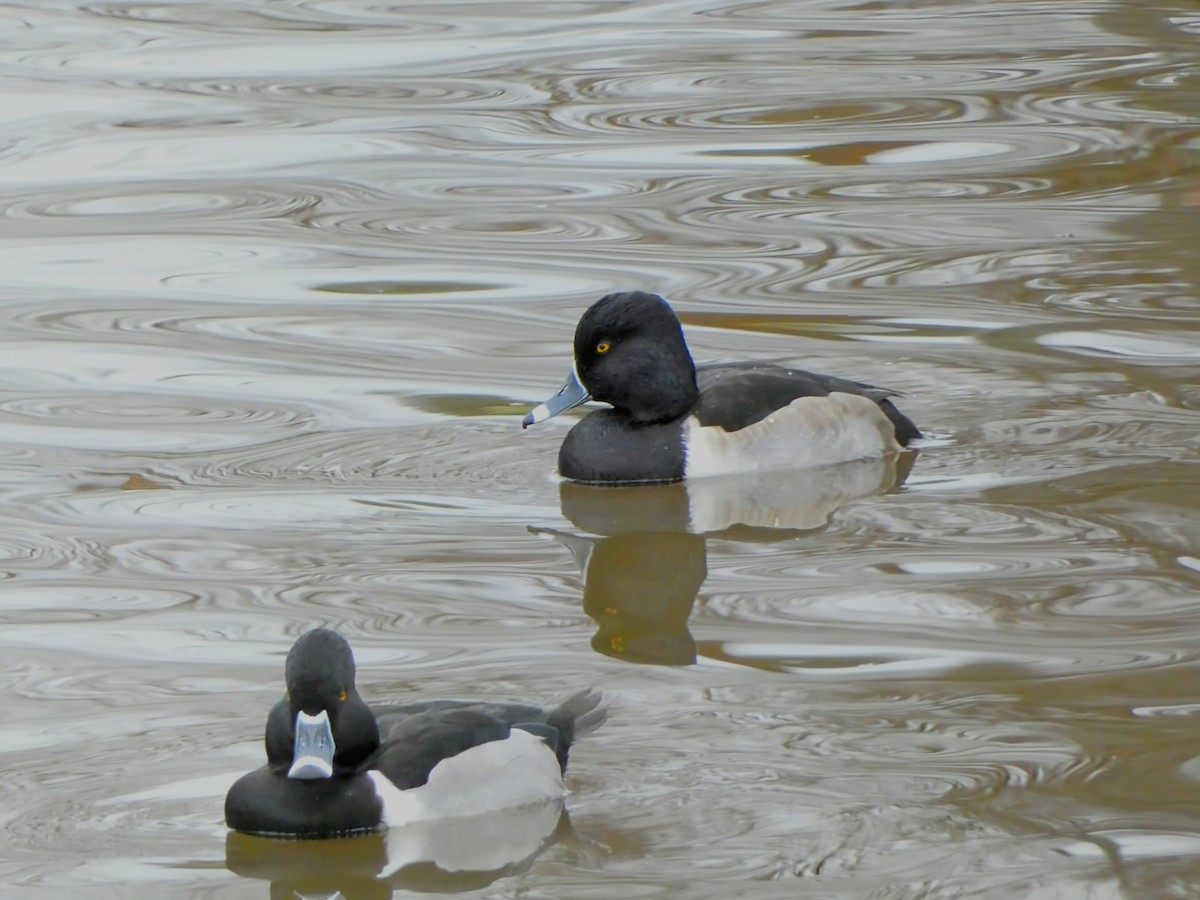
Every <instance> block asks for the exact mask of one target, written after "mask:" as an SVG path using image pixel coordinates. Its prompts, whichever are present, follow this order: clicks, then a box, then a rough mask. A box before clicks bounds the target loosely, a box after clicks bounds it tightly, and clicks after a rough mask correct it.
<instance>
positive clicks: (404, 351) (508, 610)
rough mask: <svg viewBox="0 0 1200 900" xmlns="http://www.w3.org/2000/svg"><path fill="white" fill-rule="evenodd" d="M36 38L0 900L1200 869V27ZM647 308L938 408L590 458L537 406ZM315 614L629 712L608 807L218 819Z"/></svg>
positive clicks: (385, 16) (183, 15)
mask: <svg viewBox="0 0 1200 900" xmlns="http://www.w3.org/2000/svg"><path fill="white" fill-rule="evenodd" d="M0 23H2V24H3V27H4V31H5V34H6V35H7V36H8V40H7V41H6V42H5V47H4V48H3V49H2V50H0V66H2V69H0V71H2V72H3V75H4V76H5V88H4V92H3V101H2V102H0V119H2V120H3V124H4V128H3V132H2V138H0V172H3V175H4V177H3V180H2V181H0V196H2V198H3V209H4V219H3V229H4V237H5V240H4V242H3V243H2V244H0V257H2V258H0V265H2V267H3V271H4V273H5V279H4V280H5V282H6V288H5V290H4V291H3V292H2V294H0V322H2V325H0V345H2V346H0V504H2V505H0V509H2V510H3V513H4V516H3V521H2V522H0V581H2V582H3V586H2V589H0V622H3V626H4V627H3V628H2V629H0V653H2V657H0V660H2V662H0V671H2V672H3V674H4V679H3V684H4V686H5V691H4V696H5V698H6V702H5V703H4V704H3V708H4V714H3V716H2V717H0V764H2V766H3V772H4V778H3V779H2V780H0V821H2V822H3V827H4V840H3V842H2V843H3V847H2V848H0V884H2V885H3V890H2V891H0V892H2V893H3V895H4V896H5V897H6V898H7V897H20V898H26V897H28V898H57V897H71V896H87V897H89V898H91V897H122V898H126V897H147V898H150V897H153V898H157V897H162V896H187V897H205V896H220V897H266V896H284V897H290V896H293V893H292V892H293V891H297V892H299V893H302V894H306V895H324V894H328V893H330V892H332V891H334V890H341V891H342V893H343V895H344V896H345V897H348V898H349V897H376V896H387V895H388V894H389V893H391V892H392V891H393V890H396V891H397V892H404V891H409V890H412V891H426V890H436V891H447V890H464V891H474V892H478V893H479V894H481V895H485V896H512V895H518V894H519V895H521V896H527V897H564V896H570V897H574V898H587V897H597V898H609V897H612V896H615V895H617V894H620V895H621V896H628V897H642V896H656V897H659V896H671V897H687V898H703V897H714V898H716V897H720V898H727V897H730V896H755V897H759V896H761V897H781V898H782V897H788V898H791V897H795V896H797V894H798V893H800V894H803V895H804V896H813V897H822V898H825V897H829V898H834V897H836V898H863V897H870V898H896V900H901V898H903V900H916V898H949V897H988V898H1014V897H1037V898H1047V897H1056V898H1057V897H1062V898H1088V900H1101V898H1105V900H1107V898H1118V897H1121V898H1139V900H1140V898H1148V897H1154V898H1158V897H1166V898H1169V897H1194V896H1196V895H1197V893H1200V757H1198V756H1197V753H1200V749H1198V748H1200V739H1198V738H1200V724H1198V723H1197V713H1198V711H1200V700H1198V698H1197V695H1198V693H1200V691H1198V689H1197V685H1198V684H1200V682H1198V679H1197V675H1198V674H1200V643H1198V641H1197V634H1198V633H1200V527H1198V525H1197V509H1198V508H1200V470H1198V468H1197V465H1196V463H1197V459H1198V456H1200V257H1198V256H1197V253H1196V247H1195V235H1196V228H1195V222H1196V215H1197V209H1196V208H1197V207H1198V206H1200V167H1198V162H1200V131H1198V129H1197V126H1198V125H1200V114H1198V112H1197V111H1198V110H1200V65H1198V64H1197V62H1196V60H1197V41H1198V40H1200V14H1198V12H1197V9H1196V7H1195V4H1187V3H1184V2H1183V0H1176V2H1175V3H1145V2H1141V0H1123V2H1118V0H1091V2H1087V0H1085V2H1074V3H1063V2H1052V0H1042V2H1037V0H992V2H990V3H985V4H978V3H976V4H967V3H962V2H955V0H941V2H936V0H908V2H889V3H879V2H861V0H803V2H801V0H788V2H784V0H765V2H729V3H717V2H715V0H663V2H644V3H618V2H604V0H596V2H569V3H568V2H563V3H523V2H522V3H516V2H514V3H498V2H497V3H491V4H484V3H430V4H423V5H421V4H416V5H410V4H389V3H382V2H377V0H279V2H273V3H264V2H253V0H214V2H209V3H187V2H163V3H157V4H155V3H141V2H99V3H77V2H66V0H36V2H35V0H24V2H21V0H17V2H10V3H8V4H6V5H4V6H3V7H0ZM630 288H641V289H647V290H654V291H659V292H662V293H664V294H666V295H668V296H669V297H671V298H672V300H673V301H674V302H675V304H676V306H677V307H678V309H679V310H680V312H681V315H682V318H683V319H684V322H685V325H686V327H687V331H688V336H689V339H690V341H691V344H692V347H693V349H694V351H695V352H696V355H697V356H698V357H700V358H702V359H714V358H721V357H726V358H734V357H753V358H760V359H781V360H787V361H789V362H792V363H798V364H803V365H806V366H809V367H811V368H814V369H817V370H824V371H831V372H836V373H839V374H844V375H850V376H853V377H857V378H860V379H863V380H868V381H872V382H875V383H881V384H885V385H888V386H890V387H893V388H896V389H899V390H902V391H904V392H906V394H907V395H908V396H907V397H906V398H905V399H904V401H903V404H902V405H903V408H904V410H905V411H906V412H908V413H909V414H910V415H912V417H913V418H914V419H915V420H916V421H917V422H918V423H919V424H921V425H922V426H923V427H924V428H925V429H927V430H928V431H929V432H930V434H931V439H930V440H929V441H928V442H927V443H926V446H925V447H924V448H923V449H922V450H921V452H920V453H919V454H917V455H915V457H914V456H913V455H909V456H908V457H906V458H905V459H903V460H901V461H900V463H901V464H900V466H899V467H898V468H897V467H895V466H889V465H874V464H869V465H864V466H851V467H844V468H843V469H842V470H840V471H839V472H838V473H836V474H830V473H824V474H820V473H818V474H814V473H798V474H797V475H796V476H794V477H789V478H787V479H784V480H783V481H782V482H781V483H780V482H770V483H768V484H766V485H763V484H758V483H753V482H737V481H734V482H728V481H722V482H720V483H716V484H713V485H707V486H703V487H701V486H699V485H697V486H693V487H692V488H691V489H690V490H689V489H687V488H684V487H681V486H676V487H672V488H663V489H655V490H651V491H635V492H628V491H626V492H620V491H616V492H614V491H602V490H601V491H597V490H590V491H589V490H580V489H578V488H572V486H570V485H562V486H560V485H559V484H557V483H556V482H555V481H554V480H553V479H552V478H551V477H550V473H551V469H552V467H553V463H554V456H555V449H556V447H557V444H558V442H559V441H560V440H561V438H562V435H563V434H564V433H565V430H566V428H568V427H569V425H570V422H569V421H562V420H554V421H553V422H551V423H548V424H546V425H543V426H539V427H538V428H537V429H532V430H530V431H529V432H526V433H522V432H521V429H520V428H519V427H518V422H519V417H520V415H521V414H523V413H524V412H525V410H526V409H527V408H528V407H529V405H531V404H532V403H535V402H537V401H540V400H541V399H543V398H544V397H545V396H546V395H547V394H548V393H549V392H551V391H552V390H553V389H554V388H555V387H556V386H557V383H558V381H559V380H560V379H561V376H562V375H563V373H564V372H565V370H566V366H567V365H568V364H569V362H568V354H569V341H570V335H571V331H572V329H573V326H574V322H575V320H576V318H577V317H578V315H579V313H580V312H581V311H582V309H583V308H585V307H586V305H587V304H588V303H590V302H591V301H592V300H593V299H595V298H596V297H598V296H600V295H601V294H603V293H606V292H608V291H610V290H614V289H630ZM689 510H690V512H689ZM697 510H700V511H702V513H703V514H702V515H701V514H700V513H698V512H697ZM318 623H330V624H335V625H336V626H337V627H338V628H339V629H340V630H341V631H342V632H343V633H345V634H346V635H347V636H349V637H350V639H351V641H352V642H353V643H354V645H355V647H356V650H357V655H358V657H359V661H360V665H361V668H362V675H361V677H360V683H361V685H362V686H363V688H364V693H365V694H366V695H367V696H368V697H370V698H378V699H402V698H404V697H407V696H410V695H412V694H420V695H425V696H432V695H452V696H455V695H456V696H462V695H464V694H466V695H470V694H475V695H487V696H504V697H515V698H527V699H550V698H551V697H553V696H556V695H559V694H562V693H565V692H567V691H569V690H573V689H576V688H579V687H582V686H585V685H594V686H596V687H599V688H601V689H603V690H605V691H606V692H607V693H608V694H609V695H610V697H611V700H612V712H611V715H610V721H609V723H608V724H607V725H606V726H605V727H604V729H602V730H601V731H600V732H598V733H597V734H595V735H593V736H590V737H589V738H588V739H587V740H586V741H585V742H583V743H581V744H580V745H579V748H578V750H577V751H576V753H575V754H574V756H573V763H572V772H573V774H572V778H571V786H572V788H573V791H574V793H573V795H572V796H571V798H570V800H569V803H568V810H569V812H568V816H567V817H564V818H562V819H559V818H557V812H556V811H550V812H538V811H535V812H532V813H531V814H530V817H529V818H528V819H527V820H525V821H524V822H523V824H522V825H521V826H520V827H518V825H517V823H516V820H515V819H514V820H513V822H512V823H509V824H506V826H505V828H503V829H501V830H503V831H507V832H508V837H510V838H511V839H512V842H513V844H514V847H513V849H512V850H511V852H509V853H508V855H507V856H504V855H503V854H501V853H500V852H499V848H498V845H497V844H496V843H495V842H496V840H497V838H496V836H495V833H494V831H495V826H494V825H491V826H489V825H488V823H483V824H481V825H479V826H478V827H479V828H480V829H482V830H480V831H478V832H476V833H472V834H471V835H469V836H465V837H464V836H462V835H456V836H455V837H454V838H453V839H452V840H451V844H454V845H455V846H458V847H463V846H469V847H475V848H480V852H479V854H478V855H477V858H474V859H467V860H463V859H459V858H454V857H453V856H447V857H438V858H432V857H419V858H415V859H408V858H407V857H404V856H403V855H402V854H401V853H400V852H399V851H398V850H397V848H396V846H395V841H394V840H393V841H392V844H393V845H392V846H389V841H388V840H387V839H385V838H383V837H380V838H377V839H374V838H373V839H368V840H362V841H355V842H337V843H334V844H320V845H313V844H302V845H293V844H282V845H281V844H278V843H273V842H263V841H253V840H250V839H242V838H239V837H237V836H231V837H228V838H227V835H226V831H225V828H224V826H223V823H222V820H221V800H222V797H223V794H224V791H225V789H226V787H227V786H228V784H229V783H230V782H231V781H232V780H233V778H234V777H235V776H236V775H237V774H239V773H241V772H243V771H245V770H247V769H249V768H251V767H253V766H255V765H257V764H258V762H259V760H260V758H261V753H262V751H261V744H260V739H259V736H260V734H261V728H262V722H263V719H264V717H265V714H266V710H267V709H268V707H269V705H270V704H271V702H272V701H273V699H274V698H275V696H276V694H277V692H278V690H279V685H280V679H281V667H282V658H283V654H284V653H285V652H286V650H287V648H288V646H289V645H290V642H291V640H292V639H293V638H294V637H295V635H297V634H298V633H300V632H301V631H303V630H305V629H307V628H308V627H310V626H312V625H315V624H318ZM488 827H492V828H493V831H492V832H489V831H487V828H488ZM389 837H390V838H394V837H395V836H389ZM518 838H519V840H518ZM489 848H490V849H492V850H494V851H495V852H494V853H493V854H492V855H491V856H489V855H488V853H487V850H488V849H489ZM502 857H503V858H502ZM406 863H411V864H406ZM451 870H454V871H451ZM796 879H803V882H801V883H797V882H796ZM770 882H780V883H779V884H778V885H773V884H770ZM272 890H274V891H275V893H272ZM321 892H324V893H323V894H322V893H321Z"/></svg>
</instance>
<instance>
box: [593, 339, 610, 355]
mask: <svg viewBox="0 0 1200 900" xmlns="http://www.w3.org/2000/svg"><path fill="white" fill-rule="evenodd" d="M611 349H612V344H610V343H609V342H608V341H601V342H600V343H598V344H597V345H596V352H597V353H607V352H608V351H609V350H611Z"/></svg>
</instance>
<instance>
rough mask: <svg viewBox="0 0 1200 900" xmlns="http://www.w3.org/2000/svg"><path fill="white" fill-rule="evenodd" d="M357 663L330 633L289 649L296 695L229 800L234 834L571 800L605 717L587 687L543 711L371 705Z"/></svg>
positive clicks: (450, 704) (347, 828)
mask: <svg viewBox="0 0 1200 900" xmlns="http://www.w3.org/2000/svg"><path fill="white" fill-rule="evenodd" d="M354 675H355V667H354V655H353V653H352V652H351V650H350V645H349V644H348V643H347V642H346V640H345V639H344V638H343V637H341V635H339V634H337V633H336V632H334V631H331V630H329V629H327V628H317V629H315V630H313V631H309V632H307V633H306V634H304V635H302V636H301V637H300V638H299V639H298V640H297V641H296V643H295V644H294V645H293V646H292V649H291V651H290V652H289V653H288V657H287V663H286V665H285V670H284V677H285V681H286V683H287V693H286V694H285V695H284V698H283V699H282V700H280V701H279V702H278V703H276V704H275V706H274V708H272V710H271V712H270V714H269V715H268V716H267V730H266V750H267V763H266V765H264V766H262V767H261V768H259V769H256V770H255V771H253V772H250V773H249V774H247V775H243V776H242V777H241V778H239V779H238V780H237V781H236V782H234V784H233V786H232V787H231V788H230V789H229V793H228V794H227V795H226V797H225V821H226V823H227V824H228V825H229V827H230V828H232V829H233V830H235V831H240V832H245V833H247V834H258V835H264V836H271V837H289V838H325V837H337V836H342V835H348V834H361V833H365V832H371V831H378V830H381V829H384V828H390V827H395V826H401V825H406V824H409V823H411V822H417V821H422V820H427V819H438V818H449V817H456V816H471V815H476V814H479V813H485V812H491V811H494V810H499V809H505V808H508V807H515V806H521V805H524V804H529V803H538V802H543V801H547V800H551V799H554V798H561V797H562V796H563V795H564V794H565V793H566V791H565V789H564V787H563V773H564V772H565V771H566V767H567V754H568V751H569V750H570V748H571V744H572V742H573V741H574V740H575V739H576V738H578V737H579V736H580V735H583V734H586V733H587V732H589V731H592V730H593V729H595V728H597V727H598V726H599V725H600V724H601V723H602V722H603V721H604V718H605V714H606V713H605V709H604V707H603V706H601V705H600V700H601V695H600V694H599V693H597V692H595V691H591V690H587V691H582V692H580V693H578V694H574V695H573V696H571V697H568V698H567V699H566V700H564V701H563V702H561V703H559V704H558V705H557V706H553V707H550V708H547V709H543V708H542V707H539V706H529V705H525V704H506V703H491V702H486V701H470V700H432V701H426V702H422V703H412V704H405V705H399V706H377V707H371V706H368V705H367V704H366V703H365V702H364V701H363V699H362V698H361V697H360V696H359V694H358V690H357V688H356V687H355V684H354Z"/></svg>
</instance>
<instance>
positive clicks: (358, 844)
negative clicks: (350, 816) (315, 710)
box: [225, 801, 572, 900]
mask: <svg viewBox="0 0 1200 900" xmlns="http://www.w3.org/2000/svg"><path fill="white" fill-rule="evenodd" d="M571 833H572V828H571V821H570V818H569V816H568V815H567V812H566V810H565V809H564V807H563V804H562V802H561V801H554V802H553V803H547V804H542V805H539V806H529V807H520V808H517V809H505V810H499V811H497V812H495V813H488V814H486V815H481V816H471V817H468V818H459V819H439V820H434V821H431V822H418V823H414V824H412V825H406V826H404V827H401V828H392V829H389V830H388V831H386V832H381V833H379V834H372V835H365V836H362V837H351V838H334V839H331V840H316V841H297V840H274V839H271V838H263V837H255V836H251V835H246V834H238V833H237V832H230V833H229V834H228V835H227V837H226V839H225V865H226V868H228V869H229V870H230V871H231V872H233V873H235V874H236V875H240V876H242V877H243V878H255V879H260V880H263V881H269V882H270V892H269V894H268V896H269V897H270V898H271V900H277V898H279V900H282V898H286V900H294V898H296V897H326V896H337V897H341V898H345V900H376V898H383V897H390V896H392V893H393V892H394V891H398V890H404V891H416V892H420V893H436V894H457V893H462V892H465V891H477V890H480V889H482V888H485V887H487V886H488V885H490V884H492V883H493V882H495V881H496V880H498V879H500V878H504V877H507V876H509V875H515V874H517V873H520V872H523V871H525V870H526V869H528V868H529V866H531V865H532V864H533V861H534V860H535V859H536V858H537V857H538V855H539V854H541V853H542V851H544V850H545V849H546V848H547V847H549V846H550V845H551V844H554V843H556V842H558V841H560V840H564V839H567V838H569V836H570V835H571Z"/></svg>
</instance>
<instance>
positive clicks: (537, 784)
mask: <svg viewBox="0 0 1200 900" xmlns="http://www.w3.org/2000/svg"><path fill="white" fill-rule="evenodd" d="M367 775H368V776H369V777H370V778H371V780H372V781H374V782H375V791H376V793H377V794H378V795H379V798H380V799H381V800H382V801H383V824H384V825H386V826H388V827H389V828H397V827H399V826H402V825H407V824H409V823H410V822H416V821H421V820H424V819H443V818H451V817H454V816H473V815H477V814H479V813H485V812H492V811H494V810H498V809H505V808H507V807H510V806H522V805H524V804H527V803H540V802H543V801H546V800H551V799H554V798H556V797H562V796H564V795H565V794H566V788H564V787H563V780H562V772H561V771H560V769H559V767H558V759H557V758H556V757H555V755H554V751H553V750H551V749H550V748H549V747H547V746H546V744H545V742H543V741H542V739H541V738H539V737H535V736H534V735H532V734H530V733H529V732H527V731H521V730H520V729H519V728H514V729H513V730H512V734H510V735H509V736H508V737H507V738H505V739H504V740H502V741H490V742H488V743H486V744H480V745H479V746H477V747H472V748H471V749H470V750H464V751H463V752H462V753H460V754H458V755H457V756H452V757H450V758H449V759H444V760H442V761H441V762H440V763H438V764H437V765H436V766H434V767H433V771H432V772H430V773H429V780H428V781H427V782H426V783H425V784H423V785H421V786H420V787H417V788H411V789H410V790H407V791H402V790H400V789H399V788H397V787H396V786H395V785H393V784H392V783H391V782H390V781H388V780H387V778H385V777H384V775H383V773H382V772H379V771H375V770H372V771H370V772H368V773H367Z"/></svg>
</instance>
